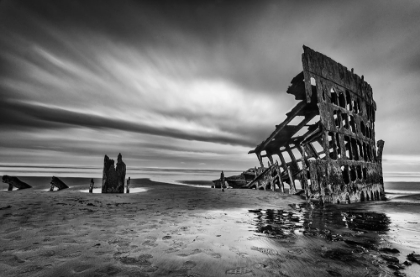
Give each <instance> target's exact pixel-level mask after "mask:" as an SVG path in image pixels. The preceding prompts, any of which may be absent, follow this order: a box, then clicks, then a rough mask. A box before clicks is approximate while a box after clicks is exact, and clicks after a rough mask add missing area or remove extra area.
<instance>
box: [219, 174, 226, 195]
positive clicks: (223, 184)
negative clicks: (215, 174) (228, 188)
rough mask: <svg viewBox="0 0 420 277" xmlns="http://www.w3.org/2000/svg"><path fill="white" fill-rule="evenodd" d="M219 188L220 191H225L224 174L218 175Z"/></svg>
mask: <svg viewBox="0 0 420 277" xmlns="http://www.w3.org/2000/svg"><path fill="white" fill-rule="evenodd" d="M220 188H221V189H222V191H225V174H224V173H223V171H222V173H221V174H220Z"/></svg>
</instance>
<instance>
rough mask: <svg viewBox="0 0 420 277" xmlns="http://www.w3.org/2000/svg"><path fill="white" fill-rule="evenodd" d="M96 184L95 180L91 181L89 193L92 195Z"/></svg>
mask: <svg viewBox="0 0 420 277" xmlns="http://www.w3.org/2000/svg"><path fill="white" fill-rule="evenodd" d="M94 184H95V183H94V182H93V179H90V186H89V193H92V192H93V185H94Z"/></svg>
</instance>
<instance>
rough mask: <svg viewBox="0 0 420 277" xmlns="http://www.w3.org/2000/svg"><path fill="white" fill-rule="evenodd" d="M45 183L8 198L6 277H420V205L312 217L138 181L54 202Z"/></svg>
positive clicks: (337, 209)
mask: <svg viewBox="0 0 420 277" xmlns="http://www.w3.org/2000/svg"><path fill="white" fill-rule="evenodd" d="M47 179H48V178H41V177H37V178H30V177H22V178H21V180H23V181H27V182H28V183H30V182H32V183H35V185H34V186H33V188H32V189H27V190H21V191H12V192H7V191H1V192H0V197H1V199H2V200H1V204H0V245H1V248H0V272H1V274H0V275H1V276H70V275H72V276H225V275H228V276H229V275H239V276H394V274H400V275H397V276H413V277H414V276H420V265H418V264H416V263H413V265H411V266H407V267H405V266H403V265H402V263H403V262H404V261H406V260H407V258H406V256H407V255H408V254H409V253H411V252H413V251H416V253H419V252H420V249H419V245H420V237H419V229H420V224H419V223H420V220H419V215H418V211H419V210H420V209H419V207H420V206H419V204H418V203H419V201H418V198H419V196H418V195H415V196H412V197H408V198H407V197H402V198H395V199H392V200H390V201H380V202H379V201H378V202H369V203H362V204H352V205H331V206H325V207H315V206H311V205H308V204H306V201H305V200H304V199H302V198H300V197H299V196H290V195H283V194H281V193H277V192H271V191H255V190H233V189H230V190H226V191H225V192H222V191H220V190H218V189H209V188H207V187H192V186H180V185H172V184H166V183H158V182H153V181H150V180H148V179H134V180H132V186H133V187H135V188H143V189H144V190H143V191H142V192H139V193H130V194H89V193H84V192H81V190H83V189H86V188H87V184H88V183H89V180H90V179H85V178H62V179H63V180H64V181H65V182H66V183H67V184H69V186H70V189H67V190H62V191H58V192H48V191H45V190H46V189H47V188H48V183H47V182H46V181H47ZM95 184H100V181H99V179H95ZM399 199H400V200H399ZM407 211H408V212H407ZM410 211H411V212H410ZM401 214H403V215H404V216H401ZM387 248H389V249H393V248H396V249H398V251H399V252H400V253H390V252H392V251H390V250H389V249H388V250H387ZM392 257H394V258H392ZM395 258H396V259H398V261H399V263H396V262H395V261H394V262H390V261H392V260H393V259H394V260H395ZM391 264H394V266H391ZM396 265H401V267H405V268H404V269H400V270H398V269H397V268H396ZM397 267H398V266H397ZM404 274H406V275H404Z"/></svg>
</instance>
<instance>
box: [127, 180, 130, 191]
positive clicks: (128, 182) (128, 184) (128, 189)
mask: <svg viewBox="0 0 420 277" xmlns="http://www.w3.org/2000/svg"><path fill="white" fill-rule="evenodd" d="M130 181H131V179H130V177H128V179H127V193H130V188H129V186H130Z"/></svg>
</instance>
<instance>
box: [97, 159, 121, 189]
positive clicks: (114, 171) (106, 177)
mask: <svg viewBox="0 0 420 277" xmlns="http://www.w3.org/2000/svg"><path fill="white" fill-rule="evenodd" d="M125 173H126V165H125V163H124V162H123V160H122V155H121V153H120V154H118V160H117V167H116V168H115V167H114V160H111V159H110V158H109V157H108V156H107V155H105V157H104V169H103V174H102V193H124V183H125Z"/></svg>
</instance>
